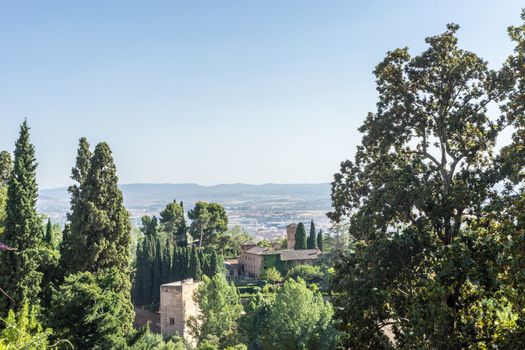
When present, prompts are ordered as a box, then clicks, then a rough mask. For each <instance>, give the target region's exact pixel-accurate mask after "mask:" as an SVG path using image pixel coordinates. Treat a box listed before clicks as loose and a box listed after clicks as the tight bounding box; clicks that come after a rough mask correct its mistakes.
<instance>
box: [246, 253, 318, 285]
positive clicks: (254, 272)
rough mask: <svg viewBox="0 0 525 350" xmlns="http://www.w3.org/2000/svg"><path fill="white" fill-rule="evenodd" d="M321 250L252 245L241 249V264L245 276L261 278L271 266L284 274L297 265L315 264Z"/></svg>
mask: <svg viewBox="0 0 525 350" xmlns="http://www.w3.org/2000/svg"><path fill="white" fill-rule="evenodd" d="M320 255H321V251H320V250H319V249H317V248H316V249H302V250H293V249H281V250H274V249H271V248H263V247H252V248H250V249H248V250H245V251H244V250H243V251H241V255H240V256H239V265H240V269H241V273H242V274H243V275H244V277H248V278H260V276H261V273H262V272H263V271H264V270H266V269H269V268H272V267H274V268H276V269H277V270H278V271H279V272H281V273H282V274H285V273H286V272H287V271H288V270H289V269H291V268H293V267H294V266H296V265H314V264H315V262H316V261H317V259H318V258H319V256H320Z"/></svg>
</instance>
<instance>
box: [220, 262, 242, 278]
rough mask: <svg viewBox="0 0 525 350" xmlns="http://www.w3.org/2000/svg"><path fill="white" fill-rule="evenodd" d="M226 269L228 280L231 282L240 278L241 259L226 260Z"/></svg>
mask: <svg viewBox="0 0 525 350" xmlns="http://www.w3.org/2000/svg"><path fill="white" fill-rule="evenodd" d="M224 269H225V270H226V278H228V279H230V280H232V279H237V278H239V275H240V265H239V259H227V260H225V261H224Z"/></svg>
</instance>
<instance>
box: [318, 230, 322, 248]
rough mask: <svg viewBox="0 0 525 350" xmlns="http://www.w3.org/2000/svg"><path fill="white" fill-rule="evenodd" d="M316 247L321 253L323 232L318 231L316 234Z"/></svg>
mask: <svg viewBox="0 0 525 350" xmlns="http://www.w3.org/2000/svg"><path fill="white" fill-rule="evenodd" d="M317 247H318V248H319V250H320V251H323V230H319V233H318V234H317Z"/></svg>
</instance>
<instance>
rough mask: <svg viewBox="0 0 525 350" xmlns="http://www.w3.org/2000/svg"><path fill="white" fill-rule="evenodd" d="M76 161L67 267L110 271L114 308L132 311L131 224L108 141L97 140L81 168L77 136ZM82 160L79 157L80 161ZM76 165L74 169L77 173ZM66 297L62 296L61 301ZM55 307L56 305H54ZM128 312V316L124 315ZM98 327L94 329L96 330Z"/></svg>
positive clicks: (123, 324) (124, 324)
mask: <svg viewBox="0 0 525 350" xmlns="http://www.w3.org/2000/svg"><path fill="white" fill-rule="evenodd" d="M79 148H80V150H79V154H80V157H77V163H78V164H77V166H75V168H74V169H73V178H74V179H76V180H77V182H78V184H77V187H73V190H72V191H71V214H70V216H69V220H70V223H71V236H72V239H71V245H72V247H71V248H70V249H71V253H72V254H71V255H70V257H71V258H72V259H71V261H70V264H69V269H68V272H69V273H70V274H79V273H82V272H89V273H91V274H92V275H94V276H98V275H104V274H106V273H110V272H109V271H111V274H112V275H115V274H120V276H113V277H114V278H115V280H116V281H119V283H120V284H119V285H117V284H111V286H115V287H118V289H116V290H112V291H107V290H106V292H107V293H110V292H113V293H115V294H116V295H118V297H119V298H118V302H119V308H122V309H125V310H128V311H129V310H133V305H132V303H131V266H130V262H131V252H130V243H131V225H130V223H129V214H128V212H127V211H126V208H125V207H124V204H123V197H122V192H121V191H120V189H119V188H118V177H117V170H116V167H115V164H114V162H113V157H112V154H111V150H110V148H109V146H108V145H107V144H106V143H105V142H102V143H99V144H98V145H97V146H96V147H95V150H94V152H93V155H92V156H91V157H90V159H89V167H88V169H87V172H86V166H85V163H86V162H85V161H86V160H87V159H88V158H89V157H88V155H89V153H88V152H86V151H85V150H86V143H85V142H83V141H82V140H81V145H80V147H79ZM79 161H81V162H79ZM76 170H78V173H77V172H76ZM57 302H59V301H57ZM68 302H71V300H68V301H64V303H68ZM55 306H56V305H55ZM125 314H126V315H127V316H126V317H127V318H126V321H125V322H122V320H120V321H119V325H118V327H119V328H120V331H119V333H126V332H128V330H130V329H132V322H133V315H132V312H131V313H128V312H127V311H126V313H125ZM128 316H129V317H128ZM54 317H57V318H62V319H66V318H67V317H68V315H61V314H59V313H57V314H56V315H54ZM96 333H97V331H94V334H96Z"/></svg>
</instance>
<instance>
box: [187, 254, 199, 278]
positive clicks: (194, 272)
mask: <svg viewBox="0 0 525 350" xmlns="http://www.w3.org/2000/svg"><path fill="white" fill-rule="evenodd" d="M201 276H202V270H201V263H200V260H199V253H198V252H197V249H196V248H195V247H192V249H191V252H190V266H189V276H188V277H191V278H193V279H200V278H201Z"/></svg>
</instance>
